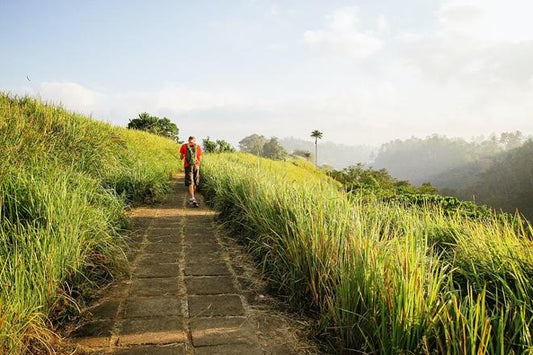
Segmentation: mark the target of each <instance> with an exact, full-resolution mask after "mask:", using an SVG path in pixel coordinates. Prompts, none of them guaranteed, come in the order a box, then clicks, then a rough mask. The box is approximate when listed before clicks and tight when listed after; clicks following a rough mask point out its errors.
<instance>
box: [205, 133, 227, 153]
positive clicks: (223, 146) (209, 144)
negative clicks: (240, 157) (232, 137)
mask: <svg viewBox="0 0 533 355" xmlns="http://www.w3.org/2000/svg"><path fill="white" fill-rule="evenodd" d="M202 145H203V146H204V151H205V152H206V153H224V152H234V151H235V148H234V147H233V146H232V145H231V144H230V143H228V142H226V141H225V140H223V139H217V140H216V141H213V140H211V138H210V137H207V138H204V139H203V141H202Z"/></svg>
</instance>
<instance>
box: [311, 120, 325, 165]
mask: <svg viewBox="0 0 533 355" xmlns="http://www.w3.org/2000/svg"><path fill="white" fill-rule="evenodd" d="M323 135H324V134H323V133H322V132H320V131H319V130H317V129H315V130H314V131H313V132H311V137H312V138H314V139H315V165H316V166H318V140H319V139H322V137H323Z"/></svg>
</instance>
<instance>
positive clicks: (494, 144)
mask: <svg viewBox="0 0 533 355" xmlns="http://www.w3.org/2000/svg"><path fill="white" fill-rule="evenodd" d="M374 167H375V168H378V169H387V170H388V171H389V172H390V174H391V175H392V176H394V177H397V178H399V179H405V180H409V181H411V182H412V183H413V184H422V183H425V182H429V183H431V184H432V185H434V186H436V187H437V188H438V189H439V192H441V193H443V194H446V195H453V196H456V197H458V198H461V199H473V200H475V201H476V202H479V203H482V204H487V205H490V206H492V207H494V208H498V209H500V208H501V209H503V210H505V211H508V212H515V211H516V209H518V210H519V211H520V212H521V213H522V214H524V215H526V216H527V217H528V218H533V142H532V141H531V139H526V137H524V136H523V134H522V133H521V132H519V131H517V132H511V133H502V134H501V135H500V136H499V137H498V136H495V135H493V136H492V137H490V138H488V139H477V140H473V141H470V142H469V141H466V140H464V139H462V138H448V137H445V136H439V135H433V136H430V137H427V138H425V139H420V138H414V137H413V138H410V139H407V140H395V141H392V142H389V143H387V144H384V145H383V146H382V147H381V148H380V150H379V152H378V154H377V155H376V158H375V161H374Z"/></svg>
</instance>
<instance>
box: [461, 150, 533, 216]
mask: <svg viewBox="0 0 533 355" xmlns="http://www.w3.org/2000/svg"><path fill="white" fill-rule="evenodd" d="M457 194H458V195H459V196H463V197H466V198H470V197H471V196H474V197H475V199H476V201H478V202H481V203H486V204H488V205H490V206H493V207H495V208H502V209H503V210H505V211H508V212H511V213H514V212H515V211H516V209H518V210H519V211H520V212H521V213H523V214H524V215H526V216H527V217H528V218H530V219H533V140H528V141H527V142H525V143H524V144H523V145H521V146H519V147H518V148H514V149H511V150H509V151H507V152H505V153H503V154H501V155H499V156H497V157H495V158H494V160H493V163H492V164H491V166H490V167H489V168H487V169H486V170H485V171H483V172H481V173H480V174H479V175H478V176H477V178H476V179H475V181H474V182H472V183H471V184H470V185H467V186H465V187H463V188H462V189H460V190H458V191H457Z"/></svg>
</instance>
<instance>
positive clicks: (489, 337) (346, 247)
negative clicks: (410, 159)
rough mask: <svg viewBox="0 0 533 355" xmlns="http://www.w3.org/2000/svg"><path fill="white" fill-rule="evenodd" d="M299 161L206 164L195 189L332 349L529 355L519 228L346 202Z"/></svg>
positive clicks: (524, 245) (525, 259) (230, 158)
mask: <svg viewBox="0 0 533 355" xmlns="http://www.w3.org/2000/svg"><path fill="white" fill-rule="evenodd" d="M304 163H305V164H308V163H306V162H305V161H303V160H297V161H295V162H289V161H284V162H276V161H270V160H264V159H261V158H257V157H253V156H251V155H246V154H223V155H211V156H207V157H206V159H205V162H204V177H205V183H204V186H203V189H204V191H205V195H206V197H207V199H208V201H209V203H211V204H212V205H213V206H214V207H215V208H216V209H218V210H219V211H220V212H221V214H220V218H221V220H222V221H224V223H225V225H226V226H228V227H231V228H233V229H234V230H235V231H236V232H237V233H235V235H238V236H239V237H240V238H241V240H242V242H243V243H246V244H247V245H248V246H249V248H250V251H251V252H252V253H253V255H254V256H255V257H256V259H257V261H258V263H260V264H261V265H263V267H264V268H265V272H266V273H267V275H268V279H269V280H271V282H272V286H273V288H274V289H275V290H277V291H278V292H279V293H281V294H283V295H285V296H286V299H287V300H289V302H290V303H291V304H292V305H293V306H294V307H295V308H296V309H299V310H301V309H307V310H308V311H310V312H312V314H315V315H316V316H317V317H318V318H319V320H320V322H319V325H320V326H319V329H317V333H318V334H323V335H327V338H328V339H332V338H333V339H336V341H335V342H333V345H334V346H336V349H335V350H332V351H335V352H337V353H343V352H349V351H353V350H354V349H356V350H357V351H358V352H361V353H383V354H398V353H403V354H406V353H447V354H465V353H469V354H481V353H498V354H507V353H528V352H529V351H531V350H533V339H532V338H531V329H532V324H533V301H532V300H533V299H532V298H531V297H532V296H533V285H532V283H531V281H530V280H531V279H532V277H533V242H532V241H531V238H530V236H531V235H532V234H533V228H532V227H531V226H530V225H529V224H528V223H527V222H525V221H523V220H521V219H520V218H519V217H515V218H513V219H512V220H510V219H507V218H504V219H501V218H498V217H497V216H496V215H493V214H491V215H488V216H486V217H483V218H481V219H473V218H470V217H468V216H465V215H462V214H460V213H453V212H451V211H448V212H446V211H445V210H444V209H443V208H441V206H440V205H441V204H440V203H439V204H426V203H420V204H418V203H416V204H413V205H412V206H409V207H408V208H406V206H405V204H404V202H401V201H394V200H391V201H383V199H381V198H378V197H377V196H375V197H374V198H372V194H364V195H363V194H361V193H352V194H346V193H345V192H343V191H342V190H340V189H339V184H338V183H337V182H335V181H334V180H332V179H330V178H328V177H327V176H325V175H324V174H323V173H321V172H320V171H319V170H314V169H313V168H312V166H311V165H310V164H308V165H298V164H304ZM374 173H375V172H369V174H363V175H364V176H368V177H369V178H370V177H372V176H373V175H372V174H374ZM384 180H386V179H384ZM450 202H451V203H453V201H451V200H450Z"/></svg>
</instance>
